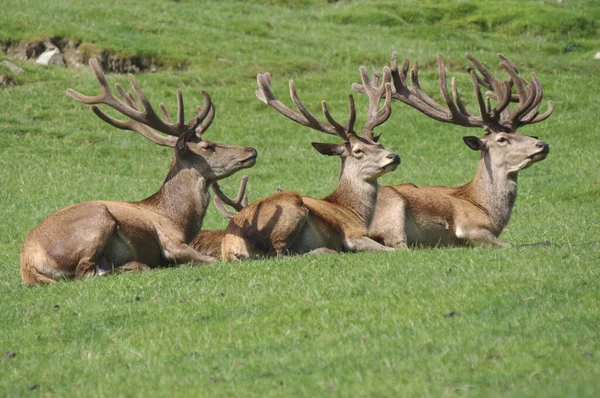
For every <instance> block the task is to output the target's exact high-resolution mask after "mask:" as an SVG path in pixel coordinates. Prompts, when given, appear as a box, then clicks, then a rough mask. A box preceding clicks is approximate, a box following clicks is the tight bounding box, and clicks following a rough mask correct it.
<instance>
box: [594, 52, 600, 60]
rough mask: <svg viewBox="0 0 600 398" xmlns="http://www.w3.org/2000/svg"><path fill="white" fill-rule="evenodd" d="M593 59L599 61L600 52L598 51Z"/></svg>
mask: <svg viewBox="0 0 600 398" xmlns="http://www.w3.org/2000/svg"><path fill="white" fill-rule="evenodd" d="M594 59H600V51H598V52H597V53H596V56H595V57H594Z"/></svg>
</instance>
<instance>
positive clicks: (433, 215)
mask: <svg viewBox="0 0 600 398" xmlns="http://www.w3.org/2000/svg"><path fill="white" fill-rule="evenodd" d="M517 136H520V135H516V134H513V135H511V136H510V138H511V139H515V138H517ZM521 137H523V138H522V140H523V141H527V142H528V143H529V144H528V145H525V147H528V151H527V150H525V151H523V157H524V158H527V157H530V156H534V157H533V158H531V159H530V163H528V165H530V164H533V163H534V162H537V161H540V160H543V159H544V158H545V157H546V155H547V153H548V151H549V147H548V145H547V144H546V143H544V142H542V141H538V140H536V139H535V138H531V137H525V136H521ZM492 164H493V162H492V161H491V160H490V152H489V151H486V152H482V155H481V159H480V161H479V166H478V168H477V173H476V175H475V178H474V179H473V180H472V181H471V182H469V183H467V184H465V185H462V186H459V187H441V186H430V187H417V186H416V185H414V184H401V185H396V186H382V187H381V188H380V190H379V196H378V201H377V207H376V211H375V217H374V219H373V222H372V224H371V226H370V230H369V236H370V237H372V238H373V239H375V240H376V241H378V242H381V243H383V244H384V245H386V246H390V247H395V248H400V249H401V248H406V247H407V246H430V247H434V246H463V245H481V244H488V245H496V246H510V245H509V244H506V243H504V242H502V241H500V240H499V239H498V236H499V235H500V234H501V232H502V231H503V230H504V228H505V227H506V225H507V224H508V222H509V220H510V216H511V213H512V208H513V206H514V204H515V200H516V197H517V178H518V174H517V172H516V171H514V172H511V173H508V172H507V171H506V170H499V169H498V168H496V169H494V168H493V167H490V165H492Z"/></svg>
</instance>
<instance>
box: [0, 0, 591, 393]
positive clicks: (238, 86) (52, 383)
mask: <svg viewBox="0 0 600 398" xmlns="http://www.w3.org/2000/svg"><path fill="white" fill-rule="evenodd" d="M33 3H34V2H29V4H30V5H28V6H27V7H24V6H22V5H21V3H20V2H14V5H10V4H8V5H6V6H5V7H4V9H5V10H9V11H7V12H3V13H2V14H0V40H8V39H14V40H28V39H39V38H45V37H49V36H63V37H69V38H74V39H79V40H86V41H93V42H95V43H96V44H97V45H98V46H99V47H106V48H111V49H114V50H116V51H119V52H123V53H128V54H136V53H137V54H152V55H154V56H156V57H159V58H160V59H161V60H163V61H164V63H165V64H166V65H169V63H173V62H178V61H179V60H182V59H183V60H186V61H187V64H188V69H187V70H186V71H177V70H173V69H169V68H167V69H164V70H161V71H159V72H157V73H154V74H145V75H142V76H139V77H138V81H140V83H141V84H142V87H143V88H144V90H145V92H146V93H147V94H148V95H149V97H150V98H151V100H152V101H154V102H159V101H164V102H166V103H167V104H168V105H170V107H171V108H172V107H173V106H174V102H175V96H174V91H175V89H176V88H177V87H180V88H182V89H183V91H184V98H185V100H186V104H187V108H188V114H189V112H191V110H192V109H193V105H194V104H195V103H199V102H201V97H200V93H199V92H200V90H201V89H205V90H207V91H209V92H210V93H211V94H212V95H213V98H214V100H215V102H216V104H217V111H218V112H217V115H218V116H217V120H216V122H215V123H214V124H213V126H212V127H211V129H210V131H209V133H208V134H209V135H210V137H211V139H214V140H216V141H218V142H231V143H237V144H242V145H254V146H256V147H257V148H258V149H259V152H260V156H259V161H258V163H257V165H256V167H255V168H254V169H252V170H250V171H249V173H248V174H249V175H250V178H251V179H250V183H249V187H248V189H249V193H250V195H251V197H252V198H259V197H263V196H266V195H268V194H269V193H271V192H273V190H274V189H275V187H276V186H278V185H280V186H283V187H285V188H294V189H298V190H301V191H302V192H303V193H306V194H310V195H315V196H324V195H326V194H327V193H328V192H330V191H331V190H332V189H333V187H334V186H335V183H336V176H337V169H338V167H339V165H338V164H337V162H336V161H334V160H332V159H327V158H324V157H321V156H319V155H318V154H317V153H316V152H315V151H314V150H313V149H312V148H311V147H310V145H308V143H309V142H310V141H316V140H322V139H323V137H322V136H321V135H320V134H318V133H316V132H310V131H307V130H306V129H302V128H299V127H295V126H292V125H291V123H290V122H288V121H287V120H285V119H284V118H282V117H280V116H278V115H276V114H275V113H274V112H272V111H270V110H268V109H265V107H264V106H262V104H260V103H259V102H258V101H256V100H255V99H254V95H253V90H254V87H255V82H254V77H255V74H256V73H257V72H259V71H270V72H271V73H272V74H273V79H274V85H275V89H276V93H280V97H281V98H286V95H285V90H286V80H287V79H289V78H294V79H295V81H296V84H297V87H298V89H299V92H300V95H301V96H302V98H303V100H304V101H305V103H308V104H313V106H312V107H311V109H314V110H317V109H318V108H317V107H318V103H319V101H320V100H321V99H327V100H328V103H329V104H330V108H331V109H332V110H333V111H334V114H338V115H343V114H344V109H345V106H346V105H345V96H346V95H347V93H348V92H349V86H350V83H351V82H353V81H356V80H357V79H358V73H357V69H358V66H359V65H360V64H364V65H366V66H367V67H368V68H369V70H370V71H373V70H375V69H379V68H381V66H382V65H383V64H385V63H386V62H387V60H388V59H389V54H390V53H391V51H393V50H395V51H397V52H398V53H399V54H400V56H401V57H404V56H408V57H410V58H411V59H418V60H419V62H420V65H421V68H422V70H423V72H422V73H421V82H422V84H423V86H425V88H426V89H428V90H429V91H435V84H436V83H435V82H436V75H435V62H434V60H435V54H436V53H437V52H442V53H443V54H444V55H445V57H446V59H447V64H448V66H449V68H450V70H451V74H452V75H455V76H457V78H458V80H459V84H461V87H462V88H463V92H464V96H465V97H466V98H467V101H468V103H473V101H472V97H471V96H470V95H468V94H470V93H469V83H468V78H467V76H466V73H464V71H463V70H462V68H463V67H464V65H465V64H466V60H465V58H464V57H463V56H462V54H463V53H464V52H465V51H470V52H472V53H473V54H475V55H476V56H477V57H479V58H480V59H481V60H482V61H484V62H485V63H486V64H488V65H494V66H495V65H496V64H497V59H495V53H497V52H502V53H504V54H506V55H508V56H509V57H510V58H511V59H513V60H514V61H516V62H517V63H518V64H519V65H520V66H521V69H522V73H528V72H529V71H535V72H536V74H537V75H538V77H539V78H540V80H541V81H542V83H543V85H544V89H545V94H546V97H547V98H548V99H552V100H553V102H554V105H555V109H556V111H555V114H554V115H553V116H552V117H551V118H550V119H549V120H548V121H547V122H544V123H542V124H540V125H537V126H534V127H528V128H524V129H523V132H524V133H527V134H534V135H538V136H540V137H542V138H543V139H545V140H547V141H548V142H549V143H550V145H551V148H552V152H551V155H550V156H549V158H548V159H547V160H546V161H544V162H543V163H541V164H538V165H535V166H534V167H532V168H531V169H528V170H526V171H524V172H523V173H522V175H521V178H520V185H519V199H518V201H517V206H516V208H515V211H514V213H513V219H512V221H511V223H510V225H509V227H508V229H507V231H506V232H505V233H504V234H503V236H502V238H503V239H504V240H506V241H509V242H512V243H517V244H528V243H536V242H540V241H550V242H552V245H551V246H548V247H544V246H528V247H522V248H519V249H516V250H494V249H471V250H467V249H444V250H414V251H410V252H405V253H392V254H357V255H336V256H327V257H319V258H293V259H285V260H268V261H255V262H247V263H244V264H237V265H226V264H222V265H217V266H214V267H205V268H196V269H190V268H183V269H169V270H159V271H153V272H150V273H145V274H141V275H123V276H118V277H114V278H104V279H94V280H89V281H83V282H73V283H64V284H60V285H58V286H53V287H49V288H41V289H25V288H23V287H22V286H21V285H20V280H19V274H18V257H19V248H20V245H21V242H22V240H23V238H24V237H25V235H26V234H27V232H28V231H29V230H30V229H31V228H32V227H33V226H35V225H36V224H37V223H38V222H40V221H41V220H42V219H43V218H44V217H46V216H47V215H48V214H49V213H51V212H53V211H55V210H57V209H59V208H62V207H65V206H67V205H69V204H71V203H75V202H80V201H84V200H91V199H100V198H101V199H119V200H137V199H140V198H143V197H146V196H148V195H150V194H151V193H153V192H154V191H155V190H156V189H157V188H158V187H159V186H160V183H161V181H162V179H163V178H164V175H165V174H166V170H167V167H168V164H169V160H170V153H169V151H168V150H166V149H161V148H157V147H156V146H153V145H151V144H150V143H148V142H146V141H144V140H143V139H141V138H139V137H137V136H135V135H134V134H129V133H126V132H121V131H116V130H114V129H110V128H108V127H105V126H104V125H102V123H101V122H99V121H98V120H97V119H96V118H95V117H93V115H91V113H90V112H89V111H87V110H86V109H85V107H83V106H79V105H78V104H74V103H73V101H72V100H70V99H69V98H67V97H66V96H65V95H64V94H63V93H64V89H65V88H66V87H73V88H76V89H78V90H80V91H82V92H85V93H93V92H95V91H96V90H97V88H96V83H95V81H94V79H93V78H92V77H91V75H90V73H89V71H88V70H85V69H84V70H64V69H57V68H42V67H37V66H34V65H32V64H28V63H23V62H20V63H19V65H20V66H21V67H23V68H24V69H25V71H26V73H25V74H23V75H20V76H17V77H16V78H17V79H18V81H19V82H20V86H18V87H16V88H9V89H6V88H3V89H0V102H1V103H2V104H3V106H2V107H0V130H1V135H0V142H1V145H0V153H1V156H0V168H1V170H2V172H1V173H0V186H2V189H1V190H0V212H1V213H0V217H1V219H2V220H4V225H3V227H4V228H3V229H2V231H1V232H0V283H1V285H0V289H1V290H0V297H2V299H1V300H0V314H1V316H2V320H3V324H2V325H3V326H2V327H1V329H0V330H1V333H0V336H1V337H0V351H1V352H4V351H9V350H11V351H15V352H16V353H17V356H16V357H14V358H11V359H8V358H0V373H1V374H2V375H3V377H2V378H1V381H0V392H4V394H3V395H22V394H24V393H26V392H27V390H28V389H29V388H33V386H35V388H34V390H33V391H34V394H37V393H40V392H41V393H54V394H55V395H65V394H75V395H96V394H98V393H101V394H104V395H109V394H110V395H142V394H145V395H148V394H157V395H166V394H167V393H168V392H171V391H174V392H176V393H181V394H187V395H191V394H194V395H195V394H198V393H204V394H206V395H215V394H219V395H257V396H264V395H269V394H270V395H290V394H305V395H309V394H310V395H324V394H327V393H333V394H338V395H352V396H354V395H398V394H404V395H408V396H412V395H417V394H418V395H433V396H439V395H444V394H447V395H473V394H474V395H515V396H541V395H544V394H545V395H555V396H565V395H590V396H591V395H596V394H598V391H599V390H600V384H599V383H598V380H597V374H598V373H599V372H600V363H599V360H598V358H599V357H600V347H599V346H598V339H597V336H598V332H599V330H598V328H599V326H598V325H599V323H598V319H599V315H600V311H599V310H598V290H599V289H598V288H599V282H598V280H599V278H598V277H599V275H598V274H599V271H598V269H597V263H598V260H597V259H598V257H599V255H600V244H599V238H598V236H599V234H600V217H599V214H598V204H599V203H598V202H599V201H598V196H599V194H600V174H599V170H600V160H599V157H598V148H599V147H600V136H599V134H598V131H597V128H596V114H597V106H596V101H597V98H596V97H597V87H598V86H599V83H600V78H599V77H598V76H600V74H599V73H598V72H600V63H598V62H597V61H594V60H593V54H594V53H595V52H596V51H598V50H600V40H599V39H598V37H600V36H599V32H598V23H597V22H596V21H597V20H598V19H599V17H600V7H598V6H597V5H595V2H594V1H591V0H590V1H565V2H564V3H563V4H562V5H558V4H556V3H555V2H554V1H545V2H539V1H529V2H522V1H519V2H517V1H503V2H490V1H469V2H460V3H455V2H450V1H447V2H442V3H441V4H439V3H438V2H433V1H426V2H418V1H407V2H404V3H403V5H402V6H401V7H400V6H398V5H396V4H397V2H392V1H355V2H352V1H350V2H343V3H340V4H328V3H327V2H325V1H317V0H313V1H283V0H280V1H276V0H274V1H256V2H252V4H249V3H248V2H241V1H240V2H234V1H228V2H210V1H205V2H192V1H182V2H171V1H158V0H154V1H146V2H127V3H128V5H122V4H121V2H116V1H114V2H110V3H109V2H97V3H94V4H91V3H88V2H69V1H56V0H50V1H45V2H40V3H39V4H37V5H33ZM130 3H134V5H131V4H130ZM1 67H2V66H0V68H1ZM494 70H497V69H494ZM109 79H110V80H111V81H113V82H114V81H119V82H121V83H126V78H125V77H124V76H110V77H109ZM357 100H358V104H359V105H358V106H359V109H364V107H365V106H366V104H365V101H364V99H362V98H357ZM395 105H396V106H395V107H394V111H393V115H392V118H391V120H390V121H389V122H388V123H387V124H386V125H385V126H384V127H383V128H382V129H381V130H382V131H383V133H384V138H383V142H384V144H385V145H386V147H388V148H390V149H394V150H396V151H397V152H398V153H400V155H401V156H402V158H403V164H402V166H401V167H400V168H399V169H398V170H397V171H396V172H395V173H393V174H392V175H388V176H386V177H385V178H383V181H382V182H383V183H393V182H400V181H413V182H415V183H417V184H419V185H426V184H445V185H453V184H460V183H463V182H465V181H466V180H467V179H468V178H469V177H470V176H471V175H472V173H473V172H474V168H475V163H476V159H477V155H476V154H474V153H471V152H470V151H469V150H468V149H466V148H465V147H464V145H463V144H462V142H461V139H460V137H461V136H462V135H467V134H479V132H477V131H475V130H474V131H467V130H465V129H461V128H458V127H453V126H447V125H442V124H440V123H436V122H434V121H430V120H428V119H427V118H425V117H423V116H422V115H420V114H417V112H415V111H413V110H412V109H409V108H408V107H403V106H402V105H401V104H395ZM361 106H362V108H361ZM362 115H364V113H362ZM362 115H359V117H360V116H362ZM360 120H364V117H363V118H361V119H359V122H360ZM298 170H302V172H298ZM237 182H238V180H237V178H235V177H233V178H231V179H229V180H228V181H226V182H225V183H224V184H223V185H224V186H225V187H226V188H229V189H230V190H233V189H234V188H235V186H237ZM224 225H225V222H224V220H222V218H221V217H220V216H218V215H217V214H216V212H215V211H214V209H212V208H211V209H210V210H209V214H208V215H207V218H206V223H205V226H206V227H208V228H222V227H224ZM447 268H451V271H450V272H449V273H447V272H445V271H444V270H445V269H447ZM452 311H454V312H457V313H459V315H457V316H452V317H445V316H444V315H446V314H449V313H450V312H452Z"/></svg>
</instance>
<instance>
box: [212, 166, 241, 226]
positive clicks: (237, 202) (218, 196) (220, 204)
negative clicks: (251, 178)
mask: <svg viewBox="0 0 600 398" xmlns="http://www.w3.org/2000/svg"><path fill="white" fill-rule="evenodd" d="M247 183H248V176H247V175H243V176H242V180H241V182H240V187H239V189H238V193H237V196H236V197H235V199H231V198H230V197H228V196H227V195H225V194H224V193H223V191H221V187H220V186H219V184H218V183H217V182H213V183H212V184H211V188H212V190H213V192H214V193H215V197H214V199H213V202H214V204H215V207H216V208H217V210H219V212H221V214H223V215H224V216H225V217H227V218H232V217H233V216H235V214H236V213H233V212H231V211H229V210H227V209H226V208H225V205H228V206H231V207H233V208H234V209H235V210H237V211H240V210H242V209H243V208H244V207H246V206H248V195H246V194H245V193H246V184H247Z"/></svg>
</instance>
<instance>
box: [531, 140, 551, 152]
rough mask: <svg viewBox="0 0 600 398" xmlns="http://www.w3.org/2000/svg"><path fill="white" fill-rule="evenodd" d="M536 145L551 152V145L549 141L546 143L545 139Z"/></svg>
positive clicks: (544, 150) (543, 150)
mask: <svg viewBox="0 0 600 398" xmlns="http://www.w3.org/2000/svg"><path fill="white" fill-rule="evenodd" d="M535 146H537V147H538V148H541V149H542V152H544V153H548V152H550V145H548V143H546V142H544V141H539V142H538V143H537V144H535Z"/></svg>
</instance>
